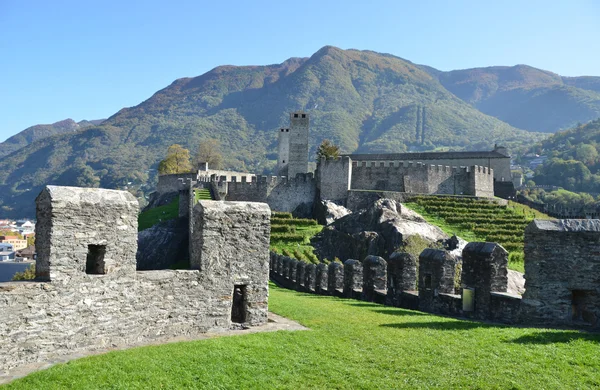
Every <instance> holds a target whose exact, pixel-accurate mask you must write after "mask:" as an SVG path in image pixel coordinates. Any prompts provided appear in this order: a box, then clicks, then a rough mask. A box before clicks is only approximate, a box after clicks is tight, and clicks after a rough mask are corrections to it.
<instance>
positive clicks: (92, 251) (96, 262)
mask: <svg viewBox="0 0 600 390" xmlns="http://www.w3.org/2000/svg"><path fill="white" fill-rule="evenodd" d="M105 254H106V245H88V253H87V258H86V260H85V273H86V274H90V275H104V274H105V273H106V267H105V264H104V255H105Z"/></svg>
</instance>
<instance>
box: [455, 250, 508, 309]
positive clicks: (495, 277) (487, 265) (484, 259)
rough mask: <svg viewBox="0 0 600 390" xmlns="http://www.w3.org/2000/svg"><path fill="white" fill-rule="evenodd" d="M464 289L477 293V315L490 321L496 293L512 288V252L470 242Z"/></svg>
mask: <svg viewBox="0 0 600 390" xmlns="http://www.w3.org/2000/svg"><path fill="white" fill-rule="evenodd" d="M462 257H463V260H462V274H461V275H462V276H461V284H462V287H466V288H472V289H474V294H475V296H474V303H475V308H474V313H473V314H474V315H475V316H476V317H478V318H482V319H486V318H489V317H490V307H491V306H490V302H491V295H490V293H492V292H506V291H507V287H508V268H507V267H508V252H507V251H506V250H505V249H504V248H503V247H502V246H501V245H499V244H496V243H492V242H470V243H468V244H467V246H465V248H464V249H463V252H462Z"/></svg>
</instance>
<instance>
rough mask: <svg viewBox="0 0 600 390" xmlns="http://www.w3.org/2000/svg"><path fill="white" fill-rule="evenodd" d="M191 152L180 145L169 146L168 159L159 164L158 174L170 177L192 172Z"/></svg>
mask: <svg viewBox="0 0 600 390" xmlns="http://www.w3.org/2000/svg"><path fill="white" fill-rule="evenodd" d="M192 170H193V168H192V163H191V162H190V151H189V150H187V149H186V148H184V147H182V146H181V145H178V144H173V145H171V146H169V149H168V150H167V157H166V158H165V159H164V160H162V161H161V162H160V164H158V173H159V174H160V175H168V174H172V173H186V172H192Z"/></svg>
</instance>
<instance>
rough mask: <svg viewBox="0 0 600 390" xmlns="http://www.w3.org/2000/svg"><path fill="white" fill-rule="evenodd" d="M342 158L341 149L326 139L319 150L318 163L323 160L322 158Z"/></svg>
mask: <svg viewBox="0 0 600 390" xmlns="http://www.w3.org/2000/svg"><path fill="white" fill-rule="evenodd" d="M339 156H340V148H339V147H338V146H337V145H334V144H333V143H331V141H329V140H328V139H324V140H323V142H321V145H319V148H318V149H317V162H318V161H320V160H321V157H325V158H337V157H339Z"/></svg>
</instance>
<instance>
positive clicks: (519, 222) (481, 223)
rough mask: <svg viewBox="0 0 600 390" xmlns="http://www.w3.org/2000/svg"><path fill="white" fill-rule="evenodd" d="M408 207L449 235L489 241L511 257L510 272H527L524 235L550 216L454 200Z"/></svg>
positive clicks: (414, 202) (434, 199)
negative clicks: (500, 246)
mask: <svg viewBox="0 0 600 390" xmlns="http://www.w3.org/2000/svg"><path fill="white" fill-rule="evenodd" d="M405 206H407V207H408V208H410V209H412V210H414V211H416V212H418V213H419V214H421V215H422V216H423V217H424V218H425V219H426V220H427V221H428V222H430V223H433V224H435V225H437V226H439V227H440V228H441V229H442V230H444V231H445V232H446V233H448V234H456V235H458V236H460V237H462V238H463V239H465V240H467V241H489V242H497V243H499V244H500V245H502V246H503V247H504V248H505V249H506V250H507V251H508V252H509V253H510V255H509V268H511V269H514V270H517V271H521V272H523V238H524V237H523V235H524V231H525V227H527V225H528V224H529V223H530V222H531V221H532V220H533V219H534V218H541V219H550V217H549V216H547V215H545V214H542V213H540V212H538V211H535V210H533V209H530V208H528V207H527V206H523V205H520V204H516V203H513V202H509V205H508V206H502V205H499V204H497V203H494V202H492V201H488V200H482V199H476V198H467V197H453V196H418V197H414V198H411V200H410V202H407V203H405Z"/></svg>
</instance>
